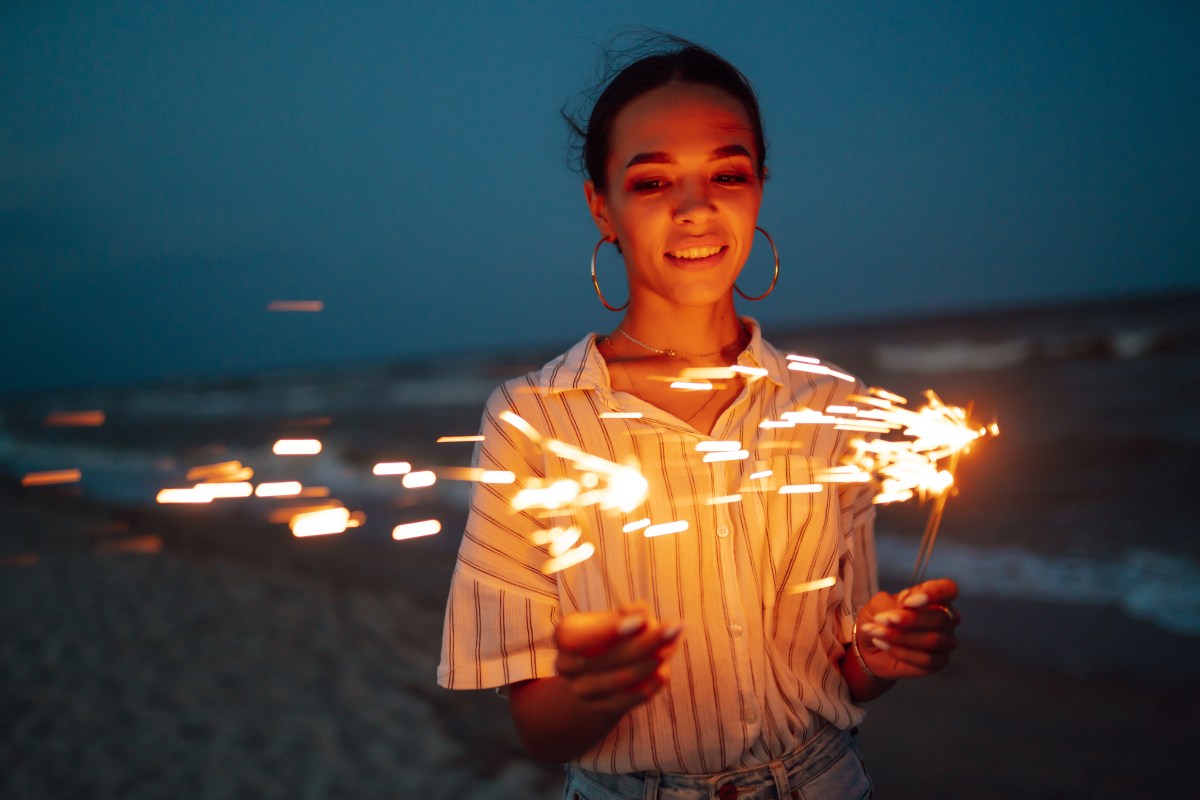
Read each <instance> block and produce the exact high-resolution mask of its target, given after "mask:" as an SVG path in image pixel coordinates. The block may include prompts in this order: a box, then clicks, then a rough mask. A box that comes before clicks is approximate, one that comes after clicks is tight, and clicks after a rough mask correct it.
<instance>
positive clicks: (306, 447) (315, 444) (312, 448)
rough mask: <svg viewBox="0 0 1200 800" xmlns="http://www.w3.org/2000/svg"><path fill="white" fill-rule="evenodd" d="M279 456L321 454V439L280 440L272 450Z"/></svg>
mask: <svg viewBox="0 0 1200 800" xmlns="http://www.w3.org/2000/svg"><path fill="white" fill-rule="evenodd" d="M271 452H273V453H274V454H275V455H277V456H315V455H316V454H317V453H319V452H321V442H320V440H319V439H280V440H279V441H277V442H275V445H274V446H273V447H272V448H271Z"/></svg>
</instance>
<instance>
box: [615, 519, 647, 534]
mask: <svg viewBox="0 0 1200 800" xmlns="http://www.w3.org/2000/svg"><path fill="white" fill-rule="evenodd" d="M648 527H650V519H649V518H648V517H642V518H641V519H639V520H634V521H633V522H630V523H628V524H626V525H625V527H623V528H621V530H622V531H623V532H625V533H633V532H634V531H640V530H641V529H642V528H648Z"/></svg>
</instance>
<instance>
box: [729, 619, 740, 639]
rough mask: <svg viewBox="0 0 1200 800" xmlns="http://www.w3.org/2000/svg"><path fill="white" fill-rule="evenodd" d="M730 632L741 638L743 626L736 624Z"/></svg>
mask: <svg viewBox="0 0 1200 800" xmlns="http://www.w3.org/2000/svg"><path fill="white" fill-rule="evenodd" d="M729 632H730V633H732V634H733V635H734V636H741V635H742V626H741V625H739V624H737V623H736V622H735V623H733V624H732V625H730V626H729Z"/></svg>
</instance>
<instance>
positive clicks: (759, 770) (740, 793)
mask: <svg viewBox="0 0 1200 800" xmlns="http://www.w3.org/2000/svg"><path fill="white" fill-rule="evenodd" d="M850 740H851V733H850V732H849V731H843V730H840V729H838V728H836V727H834V726H833V725H830V724H828V723H826V724H824V725H823V726H822V727H821V728H820V729H819V730H818V731H817V732H816V733H815V734H814V735H813V736H811V737H810V738H809V739H808V741H806V742H805V743H804V744H802V745H800V747H798V748H796V749H795V750H793V751H792V752H791V753H788V754H787V755H785V756H783V757H782V758H779V759H776V760H774V761H771V762H770V763H767V764H762V765H759V766H755V767H745V768H743V769H736V770H730V771H727V772H718V773H713V774H711V775H688V774H680V773H670V772H663V773H659V772H652V771H650V772H632V773H624V774H611V773H601V772H592V771H591V770H587V769H583V768H582V767H578V766H574V765H573V766H571V767H569V770H571V771H574V772H576V773H578V774H581V775H582V776H584V777H585V778H587V779H588V780H589V781H591V782H592V783H595V784H598V785H599V786H602V787H604V788H605V789H607V790H609V791H610V792H612V793H613V795H615V796H617V797H623V798H629V800H653V798H657V797H659V796H660V795H663V796H667V797H671V796H680V797H703V798H718V799H719V800H723V799H724V798H726V797H730V796H732V797H742V798H755V797H776V796H778V797H788V796H790V795H791V792H790V790H789V787H791V788H796V787H799V786H801V785H803V784H804V783H805V782H807V781H808V780H809V779H810V778H812V777H815V776H816V775H819V774H820V773H821V772H823V771H824V770H826V769H827V768H828V767H829V766H830V765H831V764H832V763H833V762H835V761H837V760H838V759H839V758H841V757H842V755H843V754H844V753H845V751H846V750H847V748H849V747H850V746H851V745H850ZM730 787H736V789H731V788H730ZM794 796H799V795H794Z"/></svg>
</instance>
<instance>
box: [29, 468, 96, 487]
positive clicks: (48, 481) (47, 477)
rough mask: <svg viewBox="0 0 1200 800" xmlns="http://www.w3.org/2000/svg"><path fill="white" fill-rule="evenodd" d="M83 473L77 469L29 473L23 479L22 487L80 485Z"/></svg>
mask: <svg viewBox="0 0 1200 800" xmlns="http://www.w3.org/2000/svg"><path fill="white" fill-rule="evenodd" d="M82 478H83V473H81V472H80V471H79V470H77V469H48V470H43V471H42V472H27V473H25V475H24V477H22V478H21V485H22V486H54V485H57V484H60V483H78V482H79V481H80V480H81V479H82Z"/></svg>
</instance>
